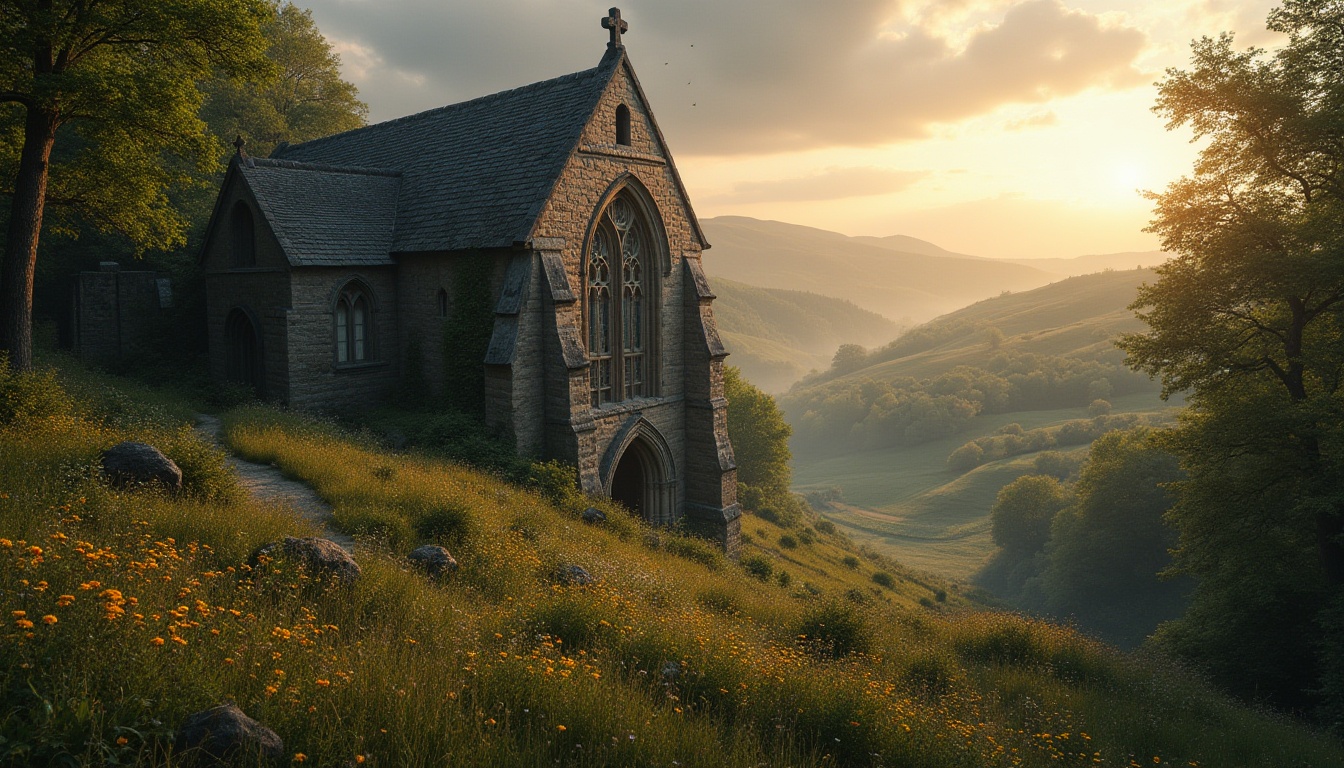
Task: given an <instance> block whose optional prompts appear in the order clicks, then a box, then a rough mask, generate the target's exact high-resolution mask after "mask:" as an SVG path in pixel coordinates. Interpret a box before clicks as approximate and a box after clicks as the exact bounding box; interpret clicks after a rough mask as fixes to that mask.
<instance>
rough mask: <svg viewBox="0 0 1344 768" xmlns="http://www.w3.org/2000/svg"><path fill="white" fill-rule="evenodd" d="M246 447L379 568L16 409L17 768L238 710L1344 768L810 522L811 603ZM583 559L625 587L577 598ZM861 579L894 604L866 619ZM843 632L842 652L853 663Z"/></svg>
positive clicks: (2, 605) (338, 740)
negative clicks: (325, 506) (170, 483)
mask: <svg viewBox="0 0 1344 768" xmlns="http://www.w3.org/2000/svg"><path fill="white" fill-rule="evenodd" d="M14 380H15V379H13V377H11V379H10V381H11V382H12V381H14ZM0 381H4V380H3V379H0ZM4 386H8V385H0V390H3V387H4ZM15 386H17V385H15ZM45 386H46V385H44V387H45ZM0 394H3V392H0ZM62 397H64V396H63V395H62ZM58 400H59V398H58ZM38 410H40V409H38ZM226 432H227V437H228V440H229V442H230V444H231V445H232V446H234V448H235V449H236V450H238V451H239V452H241V453H243V454H245V455H248V456H250V457H253V458H256V459H258V460H263V461H269V462H274V463H276V464H277V465H279V466H280V467H281V468H282V469H283V470H284V471H285V472H286V473H288V474H290V475H292V476H294V477H298V478H301V479H303V480H305V481H307V482H309V483H311V484H312V485H313V486H314V487H315V488H316V489H317V491H318V493H319V494H321V495H322V496H323V497H324V498H325V499H327V500H328V501H329V502H331V503H332V504H333V506H334V508H335V510H336V517H337V522H338V524H340V525H342V526H345V527H346V528H347V529H348V530H351V531H353V532H355V533H357V534H362V535H361V536H359V538H358V541H359V547H358V548H357V550H356V558H357V560H358V561H359V562H360V564H361V566H362V567H363V569H364V575H363V577H362V578H361V579H360V580H359V581H358V582H357V583H356V584H355V585H354V586H353V587H351V588H339V587H334V586H328V585H324V584H320V583H317V582H315V581H313V580H312V579H311V575H310V574H307V573H304V572H303V571H301V570H296V569H294V568H291V567H289V566H285V565H283V564H280V565H279V566H278V567H276V566H274V565H273V566H270V567H268V568H267V569H266V570H265V572H264V573H262V572H253V571H252V570H250V569H249V568H248V567H247V565H246V563H247V558H248V555H249V553H250V552H252V551H253V550H254V549H255V548H256V547H257V546H258V545H260V544H262V543H264V542H267V541H273V540H275V539H277V538H280V537H281V536H284V535H303V534H308V533H311V531H310V530H308V529H307V528H305V526H304V524H303V523H301V522H299V521H297V520H295V519H293V518H290V517H288V516H286V515H285V514H284V513H283V512H282V511H279V510H275V509H272V508H269V507H267V506H266V505H262V504H256V503H253V502H251V501H248V500H247V499H245V498H243V497H242V495H241V494H239V493H237V489H236V486H233V485H231V479H230V478H229V477H228V475H227V473H225V474H224V475H222V476H218V475H215V474H210V477H211V478H212V480H211V481H210V482H209V483H205V482H201V483H198V484H197V486H196V487H195V489H194V490H190V491H189V492H188V493H186V494H184V495H180V496H178V497H170V496H167V495H162V494H157V493H152V492H151V493H144V492H142V493H126V492H120V491H114V490H111V489H109V488H108V487H107V486H105V485H104V484H103V483H102V482H101V481H100V480H99V478H98V476H97V471H96V468H95V467H96V461H97V454H98V451H99V450H100V449H101V448H102V447H106V445H110V444H111V443H112V442H115V441H116V440H119V439H123V438H125V437H128V436H135V437H137V438H140V439H144V440H146V441H148V442H161V443H163V444H165V445H168V446H169V448H168V449H167V450H168V452H169V454H170V455H173V454H175V453H176V454H177V455H179V456H187V455H189V454H191V453H192V452H193V451H196V452H202V455H210V456H213V457H214V458H213V459H212V460H213V461H219V457H218V455H217V454H211V453H210V449H209V447H208V446H204V445H203V444H200V443H192V442H191V439H190V437H189V434H188V433H185V432H182V431H181V430H180V428H179V427H178V426H174V425H172V424H167V423H158V422H154V421H153V420H150V421H146V422H142V423H138V424H132V423H129V422H117V423H113V422H110V421H108V420H105V419H99V418H97V417H96V415H95V414H92V413H89V412H81V411H80V410H79V409H77V408H73V407H72V408H68V409H63V408H55V409H50V408H48V409H46V412H42V413H38V412H34V413H31V414H28V415H24V416H22V417H17V416H13V417H10V419H9V421H7V422H6V423H5V424H3V425H0V620H3V622H4V628H3V629H0V694H2V695H3V708H2V709H0V713H3V714H0V762H7V763H9V764H15V765H24V764H48V763H58V762H66V763H70V764H84V765H94V764H100V765H101V764H110V763H116V764H144V765H168V764H172V763H174V762H176V761H177V757H176V756H174V755H172V754H171V746H170V745H171V743H172V738H171V734H172V731H173V729H174V728H175V726H176V725H177V724H178V723H179V722H180V721H181V719H182V718H183V717H184V716H185V715H186V714H187V713H189V712H192V711H196V710H199V709H203V708H205V707H208V706H212V705H214V704H217V703H219V702H220V701H221V700H223V699H231V700H233V701H235V702H237V703H238V704H239V706H240V707H241V708H242V709H243V710H244V711H245V712H247V713H248V714H249V715H251V716H252V717H255V718H256V719H258V720H260V721H261V722H263V723H265V724H266V725H267V726H269V727H271V728H272V729H274V730H275V731H276V732H277V733H279V734H280V735H281V737H282V738H284V740H285V744H286V750H287V752H288V754H289V759H291V760H294V761H298V760H300V759H302V760H303V761H305V762H310V763H313V764H318V765H342V764H346V763H347V762H348V761H355V760H357V759H359V758H363V760H364V762H365V763H366V764H367V763H374V764H378V765H397V766H401V765H411V766H415V765H443V764H453V765H459V764H460V765H541V764H546V765H554V764H557V763H559V764H566V765H673V764H677V765H687V766H691V765H704V766H718V765H757V764H762V763H764V764H770V765H830V764H840V765H865V766H867V765H888V766H894V765H920V766H981V765H994V766H1000V765H1002V766H1010V765H1025V766H1046V765H1052V766H1053V765H1060V764H1064V765H1083V764H1087V765H1095V764H1101V765H1111V766H1116V765H1119V766H1128V765H1139V764H1141V765H1154V764H1157V763H1156V762H1155V761H1160V762H1161V763H1163V764H1171V763H1176V764H1182V765H1184V764H1195V765H1209V766H1215V765H1216V766H1224V765H1227V766H1238V765H1247V766H1276V767H1278V766H1295V765H1301V766H1306V765H1329V764H1340V762H1341V759H1342V758H1344V752H1341V750H1340V749H1339V747H1338V745H1337V744H1334V743H1332V742H1330V741H1328V740H1326V739H1324V738H1322V737H1318V736H1314V735H1312V734H1310V733H1307V732H1305V731H1303V730H1302V729H1300V728H1296V727H1294V726H1292V725H1290V724H1287V723H1284V722H1280V721H1276V720H1273V719H1269V718H1266V717H1263V716H1260V715H1257V714H1255V713H1252V712H1250V711H1248V710H1245V709H1239V708H1237V707H1235V706H1234V705H1232V704H1230V703H1229V702H1227V701H1225V700H1223V699H1222V698H1220V697H1218V696H1216V695H1215V694H1213V693H1210V692H1209V691H1208V690H1207V689H1205V688H1204V687H1202V686H1201V685H1200V684H1199V683H1198V682H1197V681H1194V680H1191V679H1190V678H1188V677H1187V676H1185V675H1183V674H1181V673H1179V672H1176V671H1172V670H1168V669H1165V668H1163V667H1162V666H1161V665H1160V664H1157V665H1155V664H1152V663H1149V662H1141V661H1138V660H1136V659H1134V658H1131V657H1127V656H1122V655H1120V654H1118V653H1116V652H1114V651H1110V650H1108V649H1106V648H1104V647H1102V646H1100V645H1098V644H1096V643H1094V642H1092V641H1089V640H1087V639H1086V638H1083V637H1080V636H1079V635H1077V634H1075V633H1073V632H1071V631H1070V630H1067V629H1063V628H1059V627H1053V626H1050V625H1046V624H1041V623H1038V622H1034V621H1030V620H1028V619H1025V618H1021V617H1016V616H1011V615H1003V614H988V613H980V612H973V611H969V610H952V609H943V608H939V609H936V610H925V609H918V608H912V607H910V605H911V601H909V600H904V599H901V593H899V592H896V591H892V590H887V589H885V588H879V587H876V586H873V585H872V584H871V582H867V578H868V576H866V575H865V569H863V568H859V569H855V570H851V569H849V568H847V567H845V566H844V565H842V564H841V561H842V558H843V557H846V556H852V555H849V554H847V553H846V552H844V551H842V550H838V549H833V546H834V545H833V544H829V543H827V542H826V541H823V540H817V541H816V542H814V543H803V544H800V546H799V547H798V548H797V549H794V550H789V551H788V553H782V552H776V551H774V550H772V549H767V548H765V547H764V544H765V543H768V542H771V541H775V540H777V538H778V535H779V530H778V529H775V528H768V529H767V528H765V525H766V524H764V523H759V525H761V526H762V530H763V531H764V532H765V533H766V534H768V535H766V536H759V535H753V536H752V538H753V540H755V541H759V542H761V544H753V545H752V551H753V552H754V553H755V554H757V555H759V556H761V557H771V558H776V562H780V563H782V564H783V565H782V566H781V567H786V568H788V569H789V570H792V571H794V572H795V573H796V574H797V575H798V577H799V578H798V581H804V580H806V581H807V582H808V583H809V584H810V585H811V589H808V588H804V587H802V586H800V585H796V584H795V585H790V586H780V585H779V584H778V582H777V581H775V580H770V581H761V580H760V579H758V578H756V577H755V576H753V575H752V574H750V573H748V572H747V571H746V570H745V569H743V568H741V567H739V566H737V565H733V564H729V563H727V562H725V561H721V560H710V559H708V558H705V557H704V556H703V555H702V554H701V553H700V551H699V550H698V549H697V548H696V547H695V545H694V544H692V543H687V541H688V540H684V539H681V538H679V537H677V536H676V535H675V534H672V533H670V532H667V531H659V532H654V531H652V530H649V529H648V528H646V527H645V526H643V525H642V524H641V523H639V522H637V521H635V520H633V519H631V518H630V517H629V516H628V515H625V514H624V513H622V512H621V511H620V510H619V509H616V508H614V507H606V509H605V511H606V512H607V514H608V520H609V522H608V524H605V525H588V524H586V523H584V522H583V521H582V520H581V519H580V518H579V517H578V516H577V514H576V511H575V510H573V509H569V508H565V509H561V508H557V507H555V506H554V505H552V504H551V503H550V502H548V501H546V500H545V499H543V498H542V497H540V496H538V495H536V494H534V493H531V492H528V491H524V490H521V489H518V488H515V487H513V486H509V485H507V484H505V483H503V482H501V481H500V480H499V479H498V478H495V477H492V476H490V475H486V474H482V473H479V472H474V471H470V470H466V469H463V468H461V467H456V466H453V465H451V464H448V463H446V462H442V461H433V460H429V459H424V458H417V457H414V456H404V455H390V454H385V453H382V452H380V451H378V450H377V449H376V448H375V447H374V446H373V445H372V444H371V443H367V442H361V441H360V440H359V439H357V437H353V436H351V435H348V434H346V433H343V432H341V431H340V430H338V429H335V428H333V427H330V426H327V425H323V424H320V423H316V422H311V421H306V420H303V419H300V418H298V417H294V416H291V415H286V414H277V413H274V412H270V411H265V410H260V409H249V410H244V411H238V412H235V413H232V414H230V415H228V417H227V418H226ZM174 441H177V442H174ZM200 461H201V462H202V464H203V465H205V464H209V462H208V461H205V460H204V459H201V460H200ZM375 519H376V520H382V521H384V522H385V524H386V527H385V528H384V529H378V530H374V529H373V528H372V527H371V526H370V525H369V524H368V523H367V521H369V520H375ZM426 521H430V523H426ZM757 524H758V523H757V521H752V524H751V525H749V526H748V527H749V528H751V527H754V526H755V525H757ZM655 533H656V535H655ZM427 540H434V541H439V542H442V543H444V544H446V545H447V546H449V548H450V549H451V550H452V551H453V554H454V555H455V556H456V557H457V559H458V561H459V563H461V568H460V570H458V571H457V572H456V573H455V574H453V575H452V576H450V577H449V578H447V579H446V580H443V581H441V582H433V581H431V580H429V579H427V578H425V577H423V576H421V575H420V574H418V573H416V572H415V571H414V570H412V569H411V568H410V566H409V565H408V563H407V562H406V561H405V560H404V556H405V554H406V552H407V551H409V549H410V548H411V547H412V546H414V545H416V544H419V543H422V542H424V541H427ZM670 542H677V543H675V544H673V545H672V546H669V545H668V544H669V543H670ZM828 547H832V549H827V548H828ZM784 558H793V559H784ZM831 561H833V562H834V568H835V570H836V571H837V572H838V574H837V575H831V574H829V572H828V571H827V567H828V566H826V563H827V562H831ZM568 565H579V566H582V567H583V568H585V569H587V570H588V571H589V572H591V573H592V574H593V575H594V576H595V577H596V578H597V583H595V584H593V585H591V586H564V585H561V584H560V583H557V581H556V579H555V578H554V576H553V574H554V573H555V572H556V570H557V569H558V568H560V567H562V566H568ZM849 583H853V584H856V585H860V584H865V583H866V584H867V587H865V589H868V588H871V589H877V590H879V591H880V592H881V594H882V595H883V596H885V597H881V598H879V596H877V595H873V593H872V592H868V593H867V594H869V595H873V596H872V597H871V598H866V599H864V600H862V601H855V600H852V599H850V598H848V597H845V596H844V591H843V590H842V588H841V587H842V586H843V585H844V584H849ZM818 585H820V586H818ZM907 586H908V585H907V584H906V583H905V581H904V579H902V580H901V581H900V582H898V583H896V584H895V585H894V589H896V590H899V589H904V588H906V587H907ZM817 592H820V594H816V593H817ZM888 598H890V602H889V601H888ZM828 633H829V636H828ZM799 635H808V637H804V638H800V637H799ZM814 639H816V640H822V641H826V640H829V645H827V646H826V652H817V650H818V649H817V646H816V645H814V644H813V642H812V640H814ZM838 640H843V642H844V643H845V644H846V647H844V648H841V647H840V643H839V642H837V641H838ZM846 651H857V652H846Z"/></svg>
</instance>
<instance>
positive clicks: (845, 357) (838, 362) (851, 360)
mask: <svg viewBox="0 0 1344 768" xmlns="http://www.w3.org/2000/svg"><path fill="white" fill-rule="evenodd" d="M867 364H868V350H866V349H864V348H863V347H861V346H859V345H858V344H841V345H840V348H839V349H837V350H835V356H834V357H832V358H831V370H832V371H834V372H835V373H837V374H845V373H853V372H854V371H857V370H859V369H860V368H862V367H864V366H865V365H867Z"/></svg>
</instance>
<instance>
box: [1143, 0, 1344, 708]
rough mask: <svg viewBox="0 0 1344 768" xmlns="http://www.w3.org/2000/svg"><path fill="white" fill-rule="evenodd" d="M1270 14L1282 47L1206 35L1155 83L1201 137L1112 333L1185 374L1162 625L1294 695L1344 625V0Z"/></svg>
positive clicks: (1175, 374) (1170, 115) (1288, 697)
mask: <svg viewBox="0 0 1344 768" xmlns="http://www.w3.org/2000/svg"><path fill="white" fill-rule="evenodd" d="M1269 27H1270V29H1272V30H1275V31H1278V32H1281V33H1284V34H1286V35H1287V38H1288V42H1287V44H1286V45H1284V46H1283V47H1282V48H1280V49H1279V50H1277V51H1275V52H1274V53H1272V54H1270V53H1267V52H1265V51H1262V50H1258V49H1254V48H1251V49H1248V50H1245V51H1238V50H1236V49H1235V48H1234V47H1233V41H1232V38H1231V36H1229V35H1223V36H1222V37H1220V38H1218V39H1216V40H1214V39H1208V38H1205V39H1203V40H1199V41H1196V42H1195V43H1194V45H1193V53H1194V55H1193V60H1192V64H1191V68H1190V69H1189V70H1188V71H1185V70H1170V71H1168V73H1167V75H1166V78H1165V79H1164V80H1163V82H1162V83H1161V84H1160V90H1159V97H1158V102H1157V106H1156V107H1155V109H1156V111H1157V112H1159V113H1160V114H1162V115H1165V116H1166V117H1167V119H1168V122H1169V126H1170V127H1173V128H1174V127H1177V126H1183V125H1188V126H1190V127H1191V128H1192V129H1193V130H1194V133H1195V135H1196V137H1197V138H1199V139H1202V140H1203V141H1204V144H1205V146H1204V149H1203V150H1202V151H1201V154H1200V158H1199V160H1198V162H1197V163H1196V165H1195V167H1194V170H1193V171H1192V173H1191V174H1190V175H1189V176H1187V177H1186V178H1183V179H1181V180H1180V181H1177V182H1175V183H1173V184H1172V185H1171V186H1170V187H1168V189H1167V190H1166V192H1164V193H1162V194H1160V195H1154V196H1153V198H1154V199H1155V200H1156V202H1157V209H1156V218H1155V220H1154V222H1153V225H1152V227H1151V230H1152V231H1154V232H1156V233H1157V234H1159V235H1160V236H1161V238H1162V243H1163V247H1164V248H1165V249H1166V250H1168V251H1171V252H1174V253H1176V254H1177V256H1176V258H1174V259H1172V260H1171V261H1170V262H1168V263H1167V264H1166V265H1164V266H1162V267H1160V268H1159V269H1158V273H1159V280H1158V282H1157V283H1155V284H1153V285H1150V286H1147V287H1145V288H1144V289H1143V290H1142V291H1141V292H1140V294H1139V298H1138V300H1137V301H1136V303H1135V304H1134V309H1136V310H1137V311H1138V313H1139V315H1140V316H1141V317H1142V318H1143V319H1144V320H1146V321H1147V323H1148V325H1149V331H1148V332H1147V333H1143V334H1134V335H1130V336H1127V337H1125V338H1124V340H1123V342H1122V346H1123V348H1124V349H1125V351H1126V352H1128V353H1129V359H1130V361H1131V363H1132V364H1133V365H1135V366H1137V367H1139V368H1141V369H1142V370H1144V371H1147V372H1148V373H1150V374H1154V375H1158V376H1160V377H1161V379H1162V385H1163V392H1164V394H1171V393H1174V392H1179V391H1189V392H1190V397H1189V400H1188V402H1189V409H1188V411H1187V415H1186V417H1185V418H1184V419H1183V420H1182V422H1181V425H1180V428H1179V430H1178V431H1177V433H1176V434H1175V435H1174V437H1173V439H1172V440H1171V442H1170V446H1171V448H1172V449H1173V450H1174V451H1175V452H1176V453H1177V454H1178V455H1179V456H1180V459H1181V465H1182V467H1183V468H1184V469H1185V470H1186V472H1187V473H1188V479H1187V480H1185V481H1183V482H1182V483H1180V484H1179V485H1178V486H1177V489H1178V496H1177V503H1176V506H1175V507H1174V508H1173V510H1172V512H1171V520H1172V522H1173V523H1174V524H1175V526H1176V528H1177V530H1178V531H1179V534H1180V539H1179V541H1180V544H1179V548H1178V550H1177V553H1176V554H1177V558H1176V566H1177V568H1178V569H1179V570H1181V571H1183V572H1185V573H1189V574H1191V575H1193V576H1195V577H1196V578H1197V579H1198V587H1197V589H1196V593H1195V596H1194V600H1193V604H1192V608H1191V610H1190V612H1189V613H1188V614H1187V616H1186V617H1185V618H1184V619H1182V620H1181V621H1180V622H1179V623H1178V624H1177V625H1175V626H1173V627H1171V628H1168V630H1166V631H1165V632H1164V633H1163V637H1164V638H1165V639H1166V640H1167V641H1168V642H1169V644H1170V645H1171V646H1172V647H1174V648H1176V649H1177V650H1178V651H1181V652H1183V653H1185V654H1187V655H1189V656H1192V657H1195V658H1196V659H1198V660H1199V661H1200V662H1202V663H1203V664H1205V665H1206V666H1207V667H1209V668H1210V669H1211V670H1212V671H1213V673H1214V674H1215V676H1217V677H1218V678H1219V679H1220V680H1222V681H1223V682H1224V683H1225V684H1226V685H1228V686H1229V687H1232V688H1234V689H1236V690H1239V691H1241V692H1243V693H1248V694H1250V693H1252V692H1254V695H1257V696H1269V697H1271V698H1273V699H1275V700H1276V701H1278V702H1279V703H1281V704H1286V705H1290V706H1301V705H1303V704H1305V703H1307V701H1308V697H1306V695H1305V694H1304V693H1303V691H1305V690H1307V689H1310V688H1318V689H1322V690H1324V691H1325V692H1326V694H1327V696H1330V695H1333V696H1335V697H1340V696H1344V682H1342V681H1339V680H1334V681H1321V680H1319V679H1318V678H1317V671H1316V670H1317V665H1316V664H1314V663H1312V662H1311V661H1310V660H1311V659H1313V658H1314V657H1315V656H1314V654H1316V653H1317V652H1318V651H1319V649H1320V648H1322V647H1330V646H1335V647H1337V646H1338V645H1339V644H1340V643H1342V642H1344V637H1341V636H1340V635H1339V634H1338V633H1337V632H1336V633H1335V634H1333V635H1330V634H1328V633H1326V630H1324V629H1322V627H1323V626H1325V624H1323V623H1322V622H1321V621H1319V620H1318V619H1319V618H1320V617H1322V616H1323V615H1324V612H1325V611H1326V610H1327V606H1328V603H1329V602H1330V601H1331V600H1338V599H1339V597H1338V595H1340V594H1341V590H1340V587H1341V586H1344V462H1342V461H1341V459H1342V458H1344V455H1342V454H1341V449H1344V418H1341V417H1342V416H1344V412H1342V411H1341V407H1340V406H1341V402H1340V391H1339V387H1340V384H1341V382H1342V381H1344V341H1342V339H1344V322H1341V321H1342V320H1344V316H1342V315H1341V312H1344V142H1342V141H1341V140H1340V137H1341V134H1342V132H1344V131H1342V130H1341V125H1344V6H1341V5H1340V4H1339V3H1337V2H1326V1H1325V0H1287V2H1285V3H1284V4H1283V5H1282V6H1281V7H1280V8H1278V9H1276V10H1274V11H1273V12H1271V14H1270V16H1269ZM1336 626H1337V625H1336ZM1322 683H1324V685H1323V686H1322Z"/></svg>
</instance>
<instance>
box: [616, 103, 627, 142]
mask: <svg viewBox="0 0 1344 768" xmlns="http://www.w3.org/2000/svg"><path fill="white" fill-rule="evenodd" d="M616 143H617V144H622V145H624V146H627V147H628V146H630V108H629V107H627V106H625V105H624V104H622V105H620V106H619V107H617V108H616Z"/></svg>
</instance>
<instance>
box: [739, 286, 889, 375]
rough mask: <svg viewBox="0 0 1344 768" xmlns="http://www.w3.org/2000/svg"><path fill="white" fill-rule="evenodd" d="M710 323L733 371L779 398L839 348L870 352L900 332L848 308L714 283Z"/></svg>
mask: <svg viewBox="0 0 1344 768" xmlns="http://www.w3.org/2000/svg"><path fill="white" fill-rule="evenodd" d="M714 293H715V294H716V295H717V296H718V299H717V300H716V301H715V302H714V319H715V320H716V321H717V322H718V325H719V332H720V333H721V334H722V335H723V338H724V342H725V343H726V344H727V345H728V350H729V351H730V352H731V353H732V355H733V357H732V361H733V365H736V366H737V367H738V368H740V369H741V370H742V372H743V375H745V376H746V377H747V379H748V380H750V381H751V382H752V383H753V384H755V385H756V386H758V387H760V388H761V389H764V390H765V391H767V392H782V391H784V390H786V389H788V388H789V386H790V385H791V384H793V382H795V381H797V380H798V379H800V378H802V376H803V375H804V374H806V373H807V372H808V371H811V370H825V369H826V368H827V367H829V366H830V364H831V358H832V357H833V356H834V355H835V350H836V349H837V348H839V346H840V345H841V344H859V345H861V346H865V347H868V346H874V345H877V344H882V343H884V342H886V341H887V340H889V339H891V338H892V337H893V336H895V335H896V334H897V333H898V332H899V330H900V328H899V327H898V326H897V325H896V324H895V323H893V322H891V321H890V320H888V319H886V318H885V317H882V316H881V315H878V314H875V313H873V312H869V311H867V310H865V309H860V308H859V307H857V306H855V305H854V304H853V303H852V302H848V301H845V300H843V299H833V298H831V297H829V296H821V295H818V294H815V293H807V292H804V291H785V290H780V289H777V288H758V287H756V286H754V285H747V284H745V283H738V282H734V281H732V280H725V279H722V278H719V279H716V280H715V281H714Z"/></svg>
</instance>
